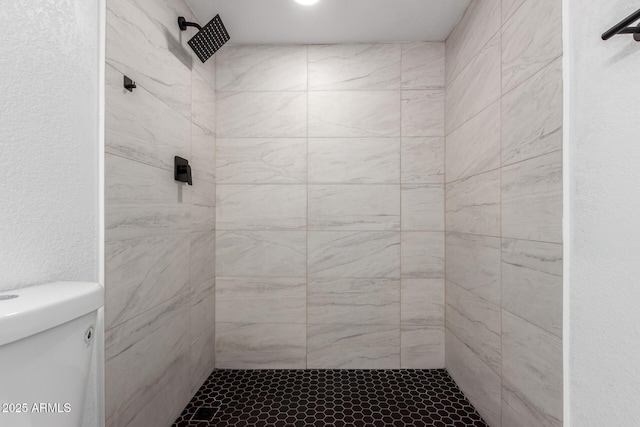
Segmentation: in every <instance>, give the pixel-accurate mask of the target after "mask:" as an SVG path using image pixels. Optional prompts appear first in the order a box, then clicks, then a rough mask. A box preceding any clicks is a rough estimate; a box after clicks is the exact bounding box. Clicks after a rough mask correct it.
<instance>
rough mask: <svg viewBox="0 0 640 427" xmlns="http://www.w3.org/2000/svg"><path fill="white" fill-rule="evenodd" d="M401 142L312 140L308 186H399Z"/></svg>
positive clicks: (378, 139) (397, 140)
mask: <svg viewBox="0 0 640 427" xmlns="http://www.w3.org/2000/svg"><path fill="white" fill-rule="evenodd" d="M399 182H400V139H399V138H363V139H354V138H310V139H309V183H311V184H397V183H399Z"/></svg>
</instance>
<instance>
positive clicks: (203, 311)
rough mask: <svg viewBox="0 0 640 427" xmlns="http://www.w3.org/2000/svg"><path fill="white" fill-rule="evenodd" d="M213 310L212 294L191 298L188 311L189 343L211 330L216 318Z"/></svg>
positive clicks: (214, 306)
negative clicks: (189, 320)
mask: <svg viewBox="0 0 640 427" xmlns="http://www.w3.org/2000/svg"><path fill="white" fill-rule="evenodd" d="M215 309H216V305H215V294H214V293H213V292H210V293H208V294H199V295H193V296H192V297H191V310H190V311H189V314H190V316H191V317H190V319H191V323H190V326H189V332H190V334H191V340H190V342H193V341H194V340H196V339H198V338H199V337H200V336H202V335H204V334H206V333H210V332H211V330H213V328H214V322H215V318H216V315H215Z"/></svg>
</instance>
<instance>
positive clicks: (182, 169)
mask: <svg viewBox="0 0 640 427" xmlns="http://www.w3.org/2000/svg"><path fill="white" fill-rule="evenodd" d="M173 164H174V168H173V179H175V180H176V181H179V182H186V183H187V184H189V185H193V180H192V179H191V166H189V160H187V159H183V158H182V157H178V156H175V158H174V160H173Z"/></svg>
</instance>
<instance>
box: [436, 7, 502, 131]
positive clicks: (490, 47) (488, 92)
mask: <svg viewBox="0 0 640 427" xmlns="http://www.w3.org/2000/svg"><path fill="white" fill-rule="evenodd" d="M486 1H498V2H499V0H486ZM500 65H501V62H500V34H496V35H495V36H494V37H493V38H492V39H491V40H490V41H489V42H488V43H487V44H486V45H485V46H484V47H483V48H482V49H481V50H480V51H479V52H478V54H477V55H476V56H475V57H473V59H471V61H470V62H469V65H468V66H467V67H466V68H464V69H463V70H462V71H461V72H460V74H459V75H458V77H456V79H455V80H453V81H451V82H449V83H448V86H447V91H446V92H447V93H446V95H447V96H446V98H447V99H446V114H445V129H446V134H447V135H448V134H449V133H451V132H452V131H453V130H455V129H457V128H458V127H460V126H461V125H462V124H463V123H465V122H466V121H467V120H469V119H471V118H472V117H473V116H475V115H476V114H478V113H479V112H481V111H482V110H484V109H485V108H486V107H488V106H489V105H491V104H493V103H494V102H495V101H497V100H498V99H500V96H501V91H500V89H501V87H500Z"/></svg>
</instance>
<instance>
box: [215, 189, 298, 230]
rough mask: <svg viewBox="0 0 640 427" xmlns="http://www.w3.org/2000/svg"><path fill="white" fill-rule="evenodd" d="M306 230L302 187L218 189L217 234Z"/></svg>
mask: <svg viewBox="0 0 640 427" xmlns="http://www.w3.org/2000/svg"><path fill="white" fill-rule="evenodd" d="M306 226H307V187H306V186H304V185H235V184H234V185H218V186H217V188H216V228H217V229H218V230H303V229H305V228H306Z"/></svg>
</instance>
